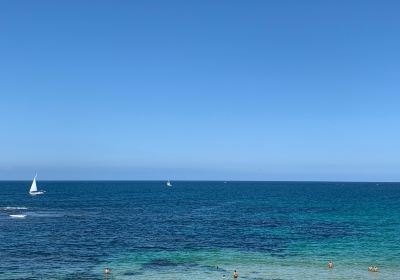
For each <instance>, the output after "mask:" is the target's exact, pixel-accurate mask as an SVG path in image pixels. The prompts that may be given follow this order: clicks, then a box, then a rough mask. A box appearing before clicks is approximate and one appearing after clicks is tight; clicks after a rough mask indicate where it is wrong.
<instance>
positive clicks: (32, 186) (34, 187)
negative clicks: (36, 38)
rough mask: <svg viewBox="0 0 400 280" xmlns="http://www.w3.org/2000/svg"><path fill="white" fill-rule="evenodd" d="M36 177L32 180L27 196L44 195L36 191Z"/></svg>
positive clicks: (42, 192)
mask: <svg viewBox="0 0 400 280" xmlns="http://www.w3.org/2000/svg"><path fill="white" fill-rule="evenodd" d="M36 177H37V174H36V175H35V178H33V181H32V185H31V188H30V190H29V194H30V195H38V194H44V193H45V191H38V190H37V186H36Z"/></svg>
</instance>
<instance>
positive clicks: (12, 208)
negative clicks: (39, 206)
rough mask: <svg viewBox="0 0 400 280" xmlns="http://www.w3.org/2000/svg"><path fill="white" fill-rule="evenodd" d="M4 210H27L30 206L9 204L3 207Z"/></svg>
mask: <svg viewBox="0 0 400 280" xmlns="http://www.w3.org/2000/svg"><path fill="white" fill-rule="evenodd" d="M2 209H3V210H26V209H28V207H14V206H7V207H3V208H2Z"/></svg>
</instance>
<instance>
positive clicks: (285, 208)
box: [0, 181, 400, 279]
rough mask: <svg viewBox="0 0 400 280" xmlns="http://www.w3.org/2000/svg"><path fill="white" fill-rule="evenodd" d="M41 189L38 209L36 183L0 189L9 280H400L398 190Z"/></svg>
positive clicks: (333, 186)
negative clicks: (236, 276) (329, 266)
mask: <svg viewBox="0 0 400 280" xmlns="http://www.w3.org/2000/svg"><path fill="white" fill-rule="evenodd" d="M38 185H39V189H40V188H43V189H45V190H46V191H47V192H46V194H45V195H42V196H36V197H31V196H29V195H28V193H27V191H28V189H29V186H30V182H21V181H19V182H0V249H1V250H0V279H104V275H103V273H102V268H103V267H105V266H110V267H111V268H112V274H111V275H110V276H109V277H108V278H111V279H159V278H160V275H162V278H163V279H220V277H222V275H223V274H226V275H227V276H229V277H230V274H231V271H232V269H240V270H239V271H240V273H241V279H300V278H304V279H308V278H307V277H311V278H310V279H318V277H317V276H316V277H317V278H312V275H318V274H320V277H319V279H366V278H371V279H396V275H400V265H399V264H400V184H399V183H379V184H377V183H321V182H227V183H224V182H184V181H176V182H173V187H172V188H170V189H169V188H167V187H166V186H165V182H151V181H146V182H139V181H137V182H136V181H129V182H128V181H127V182H123V181H118V182H112V181H104V182H93V181H92V182H61V181H59V182H50V181H44V182H40V181H39V182H38ZM10 214H26V215H27V216H26V218H24V219H13V218H11V217H10V216H9V215H10ZM330 259H333V260H334V262H335V269H334V271H333V272H332V271H327V270H326V269H325V264H326V262H327V261H328V260H330ZM217 265H218V269H216V266H217ZM368 265H378V266H379V267H380V269H381V272H380V273H379V274H374V275H371V273H368V272H366V269H367V267H368ZM349 274H351V276H350V275H349ZM346 276H349V277H346ZM397 279H398V278H397Z"/></svg>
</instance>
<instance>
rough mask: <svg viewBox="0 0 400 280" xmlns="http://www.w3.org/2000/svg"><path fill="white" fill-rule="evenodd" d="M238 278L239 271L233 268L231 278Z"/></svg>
mask: <svg viewBox="0 0 400 280" xmlns="http://www.w3.org/2000/svg"><path fill="white" fill-rule="evenodd" d="M238 278H239V273H238V272H237V271H236V270H235V271H234V272H233V279H235V280H236V279H238Z"/></svg>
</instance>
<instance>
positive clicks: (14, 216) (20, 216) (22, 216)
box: [10, 214, 26, 219]
mask: <svg viewBox="0 0 400 280" xmlns="http://www.w3.org/2000/svg"><path fill="white" fill-rule="evenodd" d="M10 217H11V218H14V219H24V218H25V217H26V215H23V214H18V215H10Z"/></svg>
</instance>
